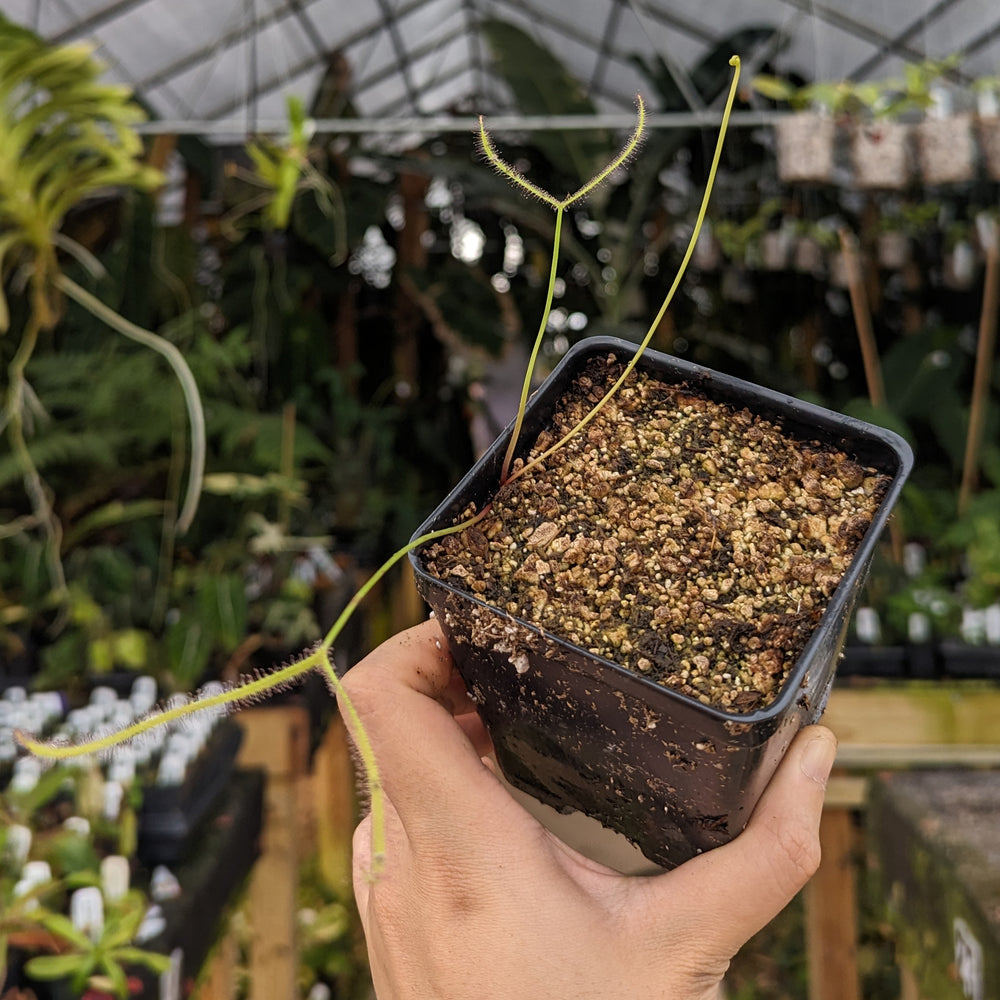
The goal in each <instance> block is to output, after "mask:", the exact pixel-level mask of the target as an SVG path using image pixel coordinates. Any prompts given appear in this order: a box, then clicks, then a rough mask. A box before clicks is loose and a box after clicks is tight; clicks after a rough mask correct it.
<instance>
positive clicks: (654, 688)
mask: <svg viewBox="0 0 1000 1000" xmlns="http://www.w3.org/2000/svg"><path fill="white" fill-rule="evenodd" d="M634 349H635V347H634V345H633V344H630V343H627V342H625V341H621V340H616V339H613V338H591V339H589V340H586V341H583V342H581V343H580V344H578V345H577V346H576V347H575V348H573V349H572V350H571V351H570V352H569V353H568V354H567V355H566V357H565V358H564V359H563V361H562V362H561V363H560V364H559V365H558V366H557V368H556V369H555V370H554V371H553V373H552V374H551V375H550V376H549V378H548V379H547V380H546V382H545V383H544V384H543V386H542V387H541V388H540V389H539V390H538V392H536V393H535V395H534V396H533V397H532V399H531V401H530V403H529V409H528V412H527V414H526V418H525V429H524V433H523V434H522V436H521V439H520V440H521V442H522V444H521V446H520V448H519V452H520V455H521V456H522V457H524V456H527V455H529V451H530V449H531V447H532V445H533V444H534V443H535V442H536V439H539V440H538V442H537V443H538V446H543V445H544V444H545V442H546V441H554V440H555V439H556V437H557V436H559V435H561V433H562V431H563V428H564V427H565V426H569V425H571V424H572V423H575V422H576V419H577V417H578V416H579V415H581V414H582V413H583V412H585V411H586V410H588V409H589V408H590V407H591V406H592V405H593V402H595V401H596V400H597V399H599V398H601V395H602V394H603V392H604V390H605V387H606V385H607V384H608V381H609V379H610V378H612V377H613V376H614V375H615V374H617V373H618V372H620V371H621V370H622V368H623V366H624V363H625V361H626V360H627V359H628V358H630V357H631V355H632V352H633V351H634ZM510 433H511V430H510V429H509V428H508V430H507V431H506V432H505V433H504V434H503V435H502V436H501V438H500V439H499V440H498V441H497V442H496V443H495V444H494V445H493V447H492V448H491V449H490V450H489V451H488V452H487V453H486V455H484V456H483V458H482V459H481V460H480V461H479V462H478V463H477V464H476V466H475V467H474V468H473V469H472V470H471V472H470V473H469V474H468V475H467V476H466V477H465V478H464V479H463V480H462V482H461V483H460V484H459V485H458V486H457V487H456V489H455V490H454V491H453V492H452V494H451V496H449V497H448V498H447V499H446V500H445V501H444V503H443V504H442V505H441V506H440V507H439V508H438V509H437V510H436V511H435V512H434V513H433V514H432V515H431V517H430V518H429V519H428V521H427V522H426V523H425V524H424V525H423V526H422V527H421V528H420V529H419V531H418V532H417V536H419V535H422V534H424V533H426V532H428V531H430V530H434V529H437V528H441V527H444V526H446V525H450V524H453V523H455V520H456V518H458V517H460V516H468V514H469V511H470V510H472V509H476V510H481V509H482V508H483V507H484V506H485V505H490V510H489V511H488V512H487V513H486V515H485V517H484V518H483V520H482V521H481V522H479V523H478V524H477V525H476V526H474V527H472V528H469V529H466V530H465V531H464V532H462V533H461V534H456V535H451V536H448V537H446V538H444V539H442V540H441V541H440V542H438V543H434V544H431V545H426V546H423V547H422V548H420V549H418V550H417V551H415V552H414V553H412V554H411V560H412V564H413V567H414V570H415V573H416V578H417V583H418V587H419V588H420V591H421V593H422V594H423V595H424V597H425V598H426V600H427V601H428V602H429V603H430V605H431V606H432V608H433V609H434V611H435V614H436V616H437V618H438V619H439V621H440V622H441V625H442V627H443V629H444V632H445V634H446V636H447V637H448V642H449V646H450V649H451V652H452V655H453V657H454V659H455V662H456V664H457V666H458V669H459V671H460V673H461V674H462V677H463V678H464V680H465V683H466V685H467V686H468V688H469V691H470V692H471V694H472V696H473V698H474V699H475V701H476V703H477V705H478V706H479V711H480V713H481V715H482V718H483V721H484V723H485V724H486V726H487V728H488V729H489V731H490V733H491V735H492V738H493V743H494V747H495V749H496V754H497V760H498V761H499V764H500V767H501V769H502V771H503V773H504V774H505V776H506V777H507V779H508V780H509V781H510V782H511V783H512V784H513V785H515V786H517V787H518V788H521V789H522V790H524V791H526V792H528V793H529V794H531V795H533V796H534V797H536V798H537V799H539V800H541V801H542V802H545V803H547V804H548V805H551V806H553V807H555V808H556V809H557V810H559V811H561V812H567V811H571V810H576V811H580V812H583V813H585V814H587V815H589V816H591V817H593V818H596V819H598V820H599V821H600V822H601V823H603V824H604V825H605V826H606V827H608V828H610V829H612V830H616V831H618V832H619V833H622V834H624V835H625V836H626V837H627V838H628V839H629V840H631V841H632V842H633V843H635V844H636V845H638V846H639V847H640V849H641V850H642V851H643V853H644V854H645V855H646V857H647V858H649V859H651V860H653V861H655V862H656V863H658V864H660V865H663V866H666V867H672V866H674V865H677V864H680V863H681V862H683V861H685V860H687V859H688V858H690V857H691V856H693V855H694V854H697V853H699V852H701V851H704V850H707V849H709V848H711V847H714V846H717V845H719V844H722V843H725V842H726V841H728V840H729V839H731V838H732V837H733V836H735V835H736V834H737V833H739V831H740V830H741V829H742V828H743V826H744V825H745V823H746V821H747V818H748V817H749V815H750V813H751V811H752V809H753V807H754V804H755V803H756V801H757V798H758V797H759V795H760V793H761V792H762V790H763V789H764V787H765V786H766V784H767V782H768V780H769V779H770V777H771V775H772V773H773V772H774V769H775V768H776V767H777V764H778V762H779V760H780V759H781V757H782V755H783V753H784V752H785V749H786V748H787V746H788V744H789V742H790V741H791V739H792V737H793V736H794V734H795V732H796V731H797V730H798V729H799V728H800V727H801V726H802V725H804V724H806V723H808V722H811V721H814V720H815V719H816V718H817V717H818V716H819V714H820V713H821V712H822V710H823V707H824V704H825V702H826V698H827V695H828V693H829V690H830V686H831V683H832V680H833V672H834V665H835V663H836V661H837V658H838V655H839V651H840V648H841V645H842V644H843V640H844V636H845V633H846V628H847V623H848V617H849V615H850V612H851V610H852V608H853V606H854V603H855V601H856V598H857V595H858V593H859V591H860V588H861V585H862V582H863V580H864V577H865V575H866V572H867V567H868V564H869V561H870V559H871V556H872V554H873V552H874V547H875V543H876V540H877V538H878V536H879V534H880V532H881V530H882V527H883V526H884V524H885V521H886V519H887V517H888V513H889V510H890V508H891V507H892V505H893V503H894V502H895V500H896V498H897V496H898V493H899V490H900V488H901V486H902V481H903V479H904V478H905V476H906V473H907V471H908V468H909V465H910V456H909V450H908V448H907V446H906V445H905V443H903V442H902V440H901V439H899V438H898V437H897V436H896V435H894V434H891V433H890V432H887V431H885V430H882V429H881V428H875V427H872V426H870V425H866V424H862V423H861V422H859V421H857V420H853V419H850V418H847V417H843V416H840V415H838V414H835V413H832V412H830V411H827V410H823V409H820V408H819V407H815V406H810V405H808V404H805V403H801V402H799V401H797V400H794V399H791V398H790V397H787V396H783V395H780V394H778V393H774V392H770V391H768V390H766V389H762V388H760V387H759V386H755V385H751V384H750V383H747V382H743V381H740V380H738V379H733V378H729V377H727V376H724V375H720V374H718V373H716V372H712V371H709V370H708V369H705V368H702V367H699V366H697V365H693V364H689V363H686V362H682V361H679V360H677V359H674V358H670V357H668V356H666V355H662V354H656V353H654V352H647V353H646V354H645V355H644V357H643V358H642V359H641V360H640V362H639V365H638V367H637V369H636V372H635V373H633V375H632V376H631V377H630V381H628V382H626V384H625V386H624V387H623V389H622V390H621V391H620V393H619V395H618V396H616V397H614V399H613V400H612V401H611V402H610V403H609V404H608V406H607V407H605V409H604V410H602V411H601V413H600V414H598V416H597V417H596V419H594V420H593V421H592V422H591V423H590V424H589V425H588V427H587V429H585V430H584V431H583V432H582V433H581V434H579V435H578V436H577V437H576V438H574V439H573V440H572V441H571V442H570V443H569V444H568V445H566V446H565V447H564V448H562V449H561V450H559V451H557V452H555V453H554V454H552V455H550V456H549V457H548V458H547V459H546V460H545V462H544V463H543V464H542V466H540V467H539V468H538V469H532V470H531V471H530V472H528V473H527V474H526V475H524V476H522V477H521V478H519V479H514V480H512V481H511V482H509V483H508V484H507V485H505V486H503V487H500V486H499V484H498V480H499V476H500V470H501V465H502V461H503V455H504V452H505V449H506V445H507V441H508V440H509V437H510ZM667 434H669V435H671V437H670V439H669V440H670V441H672V442H674V443H673V444H669V443H667V441H668V439H667V437H665V435H667ZM779 441H781V442H783V443H781V444H779V443H778V442H779ZM772 449H773V450H772ZM786 449H788V450H787V451H786ZM793 455H797V456H798V457H797V458H795V457H793ZM737 468H739V469H741V470H742V471H740V472H737V471H736V470H737ZM821 469H822V470H825V472H821V471H820V470H821ZM793 470H797V471H793ZM789 477H790V478H789ZM795 483H798V485H795ZM751 484H752V485H751ZM803 484H805V485H803ZM803 490H805V491H806V492H808V493H809V494H810V495H809V496H806V493H804V492H803ZM852 491H853V492H852ZM835 494H839V496H840V498H841V501H840V502H841V503H844V504H846V506H843V507H839V505H838V504H836V503H835V504H834V506H838V509H840V510H841V515H842V519H841V520H840V521H837V522H834V521H833V520H829V519H827V518H826V516H825V515H824V514H822V513H820V512H821V511H828V510H832V509H833V508H832V507H829V506H828V504H829V503H834V501H832V500H831V499H830V498H831V497H832V496H833V495H835ZM793 495H794V497H796V498H797V499H793ZM862 497H864V498H865V499H863V500H862ZM786 500H787V502H785V501H786ZM856 504H857V505H860V506H858V507H855V505H856ZM803 505H805V506H803ZM861 506H863V507H864V508H865V512H864V513H861ZM848 508H850V509H851V510H854V511H855V513H853V514H849V513H847V510H848ZM810 509H811V510H814V511H816V513H815V514H810V513H809V510H810ZM833 516H834V515H832V514H831V515H830V517H833ZM838 516H839V515H838ZM809 518H812V520H809ZM785 525H787V528H786V527H785ZM838 525H839V526H838ZM758 531H759V532H760V534H756V532H758ZM786 532H787V534H786ZM816 533H821V534H825V536H826V541H827V542H832V541H833V539H834V536H837V537H840V538H841V539H842V540H846V539H847V536H850V538H849V541H848V543H847V546H846V547H847V549H850V550H851V553H852V554H851V555H850V556H847V555H844V556H843V561H842V562H840V563H839V564H838V565H839V566H840V569H839V570H837V571H836V572H834V575H833V576H831V577H829V578H826V577H825V576H823V574H825V572H826V570H827V569H830V568H831V567H832V566H833V565H834V564H833V563H831V562H824V561H823V560H824V559H826V557H825V556H819V555H817V554H816V552H813V550H812V548H811V546H813V545H814V543H815V541H816V539H815V537H813V541H809V539H808V538H807V537H806V536H810V537H811V536H815V535H816ZM838 533H839V534H838ZM788 534H790V535H791V537H792V538H797V539H798V540H797V541H795V542H790V543H788V544H789V545H790V546H791V547H790V548H788V549H787V550H786V551H785V552H784V555H780V556H779V555H777V554H776V552H777V550H775V549H774V548H773V547H772V546H773V545H774V544H776V540H777V539H778V538H779V536H780V538H782V539H787V537H788ZM653 539H656V540H655V541H653ZM782 544H784V543H782ZM796 545H797V546H798V550H797V552H798V554H797V555H796V548H795V546H796ZM758 546H759V547H758ZM766 550H770V551H771V556H772V558H768V557H766V556H765V551H766ZM751 553H755V554H754V555H751ZM810 553H811V554H810ZM836 558H839V557H836ZM765 564H766V565H765ZM755 574H756V575H755ZM817 574H819V575H817ZM834 577H836V579H834ZM765 579H766V582H765ZM810 580H811V581H812V583H811V584H810V583H808V582H807V581H810ZM754 581H755V582H754ZM838 581H839V582H838ZM813 586H816V587H818V588H819V590H823V588H824V587H826V588H828V591H829V592H828V594H827V595H826V596H824V598H823V599H822V600H821V601H820V600H817V599H815V598H814V596H813V592H812V587H813ZM755 588H756V589H755ZM765 591H766V592H767V595H765ZM751 592H752V593H751ZM790 593H794V594H795V595H796V596H794V597H789V596H788V595H789V594H790ZM754 595H756V596H754ZM776 595H782V596H780V597H779V596H776ZM772 597H773V599H774V601H776V602H777V603H775V604H773V606H772V605H771V604H770V603H769V602H770V601H771V600H772ZM754 601H757V602H758V605H759V606H758V605H755V604H754ZM661 602H662V603H661ZM779 605H780V606H781V608H782V609H783V610H779V609H778V608H779Z"/></svg>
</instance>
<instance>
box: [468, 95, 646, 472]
mask: <svg viewBox="0 0 1000 1000" xmlns="http://www.w3.org/2000/svg"><path fill="white" fill-rule="evenodd" d="M635 101H636V108H637V118H636V124H635V128H634V129H633V130H632V134H631V135H630V136H629V138H628V141H627V142H626V143H625V145H624V146H622V148H621V151H620V152H619V153H618V155H617V156H616V157H614V159H612V160H611V161H609V162H608V164H607V165H606V166H605V167H604V168H603V169H602V170H601V171H599V172H598V173H596V174H594V176H593V177H591V178H590V180H588V181H587V182H586V183H585V184H583V185H581V186H580V187H579V188H577V189H576V191H574V192H573V193H572V194H568V195H566V197H565V198H563V199H562V200H561V201H560V199H558V198H556V197H555V196H554V195H552V194H550V193H549V192H548V191H546V190H544V189H543V188H540V187H539V186H538V185H537V184H534V183H532V182H531V181H529V180H528V178H527V177H525V176H524V175H523V174H522V173H521V172H520V171H519V170H517V169H516V168H515V167H512V166H511V165H510V164H509V163H508V162H507V161H506V160H504V159H503V157H501V156H500V154H499V153H498V152H497V150H496V147H495V146H494V145H493V140H492V138H491V137H490V134H489V132H488V131H487V130H486V124H485V121H484V119H483V116H482V115H480V116H479V132H478V137H479V147H480V149H481V151H482V152H483V155H484V156H485V157H486V159H487V160H489V162H490V163H491V164H492V165H493V167H494V169H495V170H496V171H497V172H498V173H499V174H502V175H503V176H504V177H506V178H507V179H508V180H510V181H511V182H512V183H514V184H516V185H517V186H518V187H519V188H521V190H522V191H526V192H527V193H528V194H530V195H533V196H534V197H536V198H539V199H540V200H541V201H544V202H545V203H546V204H547V205H551V206H552V207H553V208H554V209H555V210H556V223H555V229H554V231H553V234H552V264H551V266H550V268H549V283H548V286H547V288H546V292H545V307H544V308H543V309H542V318H541V320H540V322H539V324H538V333H537V334H536V335H535V342H534V345H533V346H532V348H531V357H530V358H529V359H528V370H527V371H526V372H525V376H524V383H523V385H522V386H521V398H520V401H519V404H518V407H517V416H516V417H515V420H514V433H513V434H511V437H510V443H509V444H508V445H507V453H506V454H505V455H504V460H503V467H502V468H501V471H500V482H501V483H505V482H506V481H507V479H508V477H509V475H510V466H511V462H513V460H514V452H515V450H516V449H517V442H518V439H519V438H520V436H521V425H522V423H523V422H524V408H525V406H526V405H527V402H528V393H529V392H530V391H531V379H532V376H533V375H534V373H535V365H536V363H537V361H538V352H539V350H540V349H541V346H542V338H543V337H544V336H545V330H546V328H547V327H548V325H549V315H550V313H551V312H552V299H553V297H554V295H555V287H556V275H557V270H558V266H559V244H560V240H561V237H562V225H563V216H564V214H565V212H566V209H567V208H569V207H570V206H571V205H574V204H576V202H578V201H583V200H584V199H585V198H586V197H587V196H588V195H589V194H591V192H593V191H595V190H596V189H597V188H599V187H600V186H601V185H602V184H603V183H604V182H605V181H606V180H607V179H608V178H609V177H610V176H611V175H612V174H613V173H614V172H615V171H616V170H619V169H621V167H623V166H624V165H625V164H626V163H628V161H629V160H630V159H631V158H632V157H633V156H634V155H635V152H636V150H637V149H638V148H639V146H641V145H642V140H643V139H644V138H645V135H646V104H645V102H644V101H643V99H642V95H641V94H636V97H635Z"/></svg>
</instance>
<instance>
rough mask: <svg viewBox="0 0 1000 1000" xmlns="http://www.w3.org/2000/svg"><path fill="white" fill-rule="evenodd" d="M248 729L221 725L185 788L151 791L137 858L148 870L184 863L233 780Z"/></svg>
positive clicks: (152, 788)
mask: <svg viewBox="0 0 1000 1000" xmlns="http://www.w3.org/2000/svg"><path fill="white" fill-rule="evenodd" d="M242 740H243V730H242V728H241V727H240V726H239V725H238V724H237V723H236V722H234V721H233V720H232V719H223V720H222V721H220V722H219V723H218V724H217V725H216V727H215V729H214V730H213V731H212V735H211V736H210V737H209V738H208V742H207V743H206V744H205V746H204V748H203V749H202V751H201V753H200V754H199V755H198V758H197V760H195V761H194V762H193V763H192V764H191V765H190V766H189V767H188V770H187V774H186V775H185V776H184V781H183V782H182V783H181V784H179V785H167V786H160V785H146V786H145V787H144V788H143V792H142V809H141V811H140V813H139V838H138V847H137V854H138V856H139V860H140V861H141V862H142V863H143V864H144V865H145V866H146V867H149V868H151V867H153V866H154V865H172V864H175V863H176V862H177V861H179V860H181V859H182V858H183V857H184V855H185V851H186V849H187V847H188V845H189V842H190V841H191V838H192V836H193V835H194V834H195V833H196V831H197V830H198V828H199V827H200V825H201V824H202V823H203V821H204V820H205V818H206V817H207V816H208V815H209V814H210V813H211V811H212V809H213V807H214V806H215V805H216V803H217V802H218V800H219V798H220V797H221V796H222V795H223V794H224V792H225V790H226V786H227V785H228V784H229V781H230V780H231V777H232V772H233V767H234V765H235V761H236V754H237V752H238V751H239V748H240V743H241V742H242Z"/></svg>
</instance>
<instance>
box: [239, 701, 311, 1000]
mask: <svg viewBox="0 0 1000 1000" xmlns="http://www.w3.org/2000/svg"><path fill="white" fill-rule="evenodd" d="M240 722H241V723H242V724H243V727H244V730H245V734H246V735H245V737H244V741H243V746H242V747H241V749H240V756H239V765H240V766H241V767H260V768H264V770H265V771H266V772H267V785H266V788H265V791H264V810H265V816H264V830H263V833H262V836H261V840H262V843H261V856H260V858H259V859H258V861H257V864H256V865H255V866H254V871H253V876H252V878H251V881H250V892H249V918H250V941H251V945H250V1000H274V998H276V997H293V996H296V995H297V993H296V973H297V971H298V951H297V947H296V931H295V928H296V919H297V909H298V908H297V899H296V895H297V890H298V881H299V833H298V801H299V783H300V779H301V778H302V776H303V775H304V774H305V773H306V769H307V766H308V759H309V714H308V712H307V711H306V709H305V707H304V706H283V705H282V706H276V707H268V708H258V709H251V710H249V711H246V712H243V713H242V714H241V715H240Z"/></svg>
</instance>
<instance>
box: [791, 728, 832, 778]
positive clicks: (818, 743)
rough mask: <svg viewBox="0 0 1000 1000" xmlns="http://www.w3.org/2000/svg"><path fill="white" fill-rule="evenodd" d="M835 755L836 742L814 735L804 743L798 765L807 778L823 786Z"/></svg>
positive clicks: (828, 775)
mask: <svg viewBox="0 0 1000 1000" xmlns="http://www.w3.org/2000/svg"><path fill="white" fill-rule="evenodd" d="M836 756H837V744H836V743H835V742H833V740H828V739H826V738H825V737H823V736H816V737H814V738H813V739H811V740H810V741H809V742H808V743H807V744H806V745H805V748H804V749H803V751H802V758H801V759H800V761H799V767H801V768H802V773H803V774H804V775H805V776H806V777H807V778H812V780H813V781H815V782H816V783H817V784H819V785H822V786H823V787H824V788H825V787H826V781H827V778H829V777H830V770H831V768H832V767H833V761H834V759H835V758H836Z"/></svg>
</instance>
